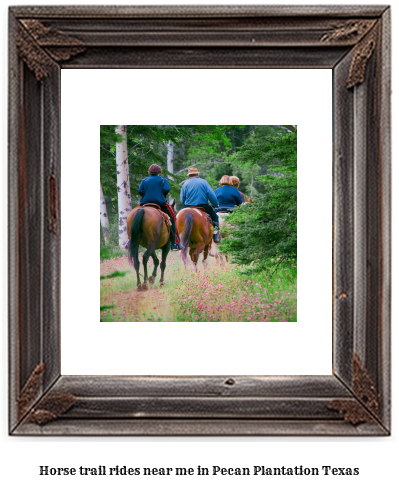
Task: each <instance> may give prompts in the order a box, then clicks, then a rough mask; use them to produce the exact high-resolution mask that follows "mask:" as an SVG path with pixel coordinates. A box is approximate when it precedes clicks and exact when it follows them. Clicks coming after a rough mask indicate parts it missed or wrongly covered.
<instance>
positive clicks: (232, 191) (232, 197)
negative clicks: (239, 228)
mask: <svg viewBox="0 0 399 492" xmlns="http://www.w3.org/2000/svg"><path fill="white" fill-rule="evenodd" d="M215 195H216V196H217V199H218V201H219V208H234V207H236V206H237V205H241V203H242V198H241V195H240V192H239V191H238V190H237V188H235V187H234V186H229V185H223V186H221V187H220V188H217V189H216V190H215Z"/></svg>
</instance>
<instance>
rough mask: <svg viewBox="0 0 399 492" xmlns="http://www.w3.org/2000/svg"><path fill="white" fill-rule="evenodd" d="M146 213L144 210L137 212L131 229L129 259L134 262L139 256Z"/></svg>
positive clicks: (140, 209)
mask: <svg viewBox="0 0 399 492" xmlns="http://www.w3.org/2000/svg"><path fill="white" fill-rule="evenodd" d="M144 212H145V210H144V209H143V208H139V209H138V210H137V212H136V215H135V216H134V219H133V222H132V227H131V229H130V245H129V259H130V261H132V262H134V261H135V258H138V255H139V243H140V232H141V224H142V223H143V217H144Z"/></svg>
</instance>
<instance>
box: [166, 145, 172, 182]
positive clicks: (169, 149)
mask: <svg viewBox="0 0 399 492" xmlns="http://www.w3.org/2000/svg"><path fill="white" fill-rule="evenodd" d="M166 148H167V149H168V155H167V163H168V171H169V172H170V174H174V172H173V152H174V144H173V142H171V141H170V140H169V142H168V143H167V144H166Z"/></svg>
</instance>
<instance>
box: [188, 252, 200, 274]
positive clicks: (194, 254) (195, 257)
mask: <svg viewBox="0 0 399 492" xmlns="http://www.w3.org/2000/svg"><path fill="white" fill-rule="evenodd" d="M190 258H191V261H192V262H193V269H194V272H195V273H197V272H198V268H197V265H198V258H199V253H198V247H197V248H196V249H194V250H191V249H190Z"/></svg>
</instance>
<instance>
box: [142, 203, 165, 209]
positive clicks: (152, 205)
mask: <svg viewBox="0 0 399 492" xmlns="http://www.w3.org/2000/svg"><path fill="white" fill-rule="evenodd" d="M140 206H141V207H153V208H157V209H158V210H161V207H160V206H159V205H157V204H156V203H145V204H144V205H140Z"/></svg>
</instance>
